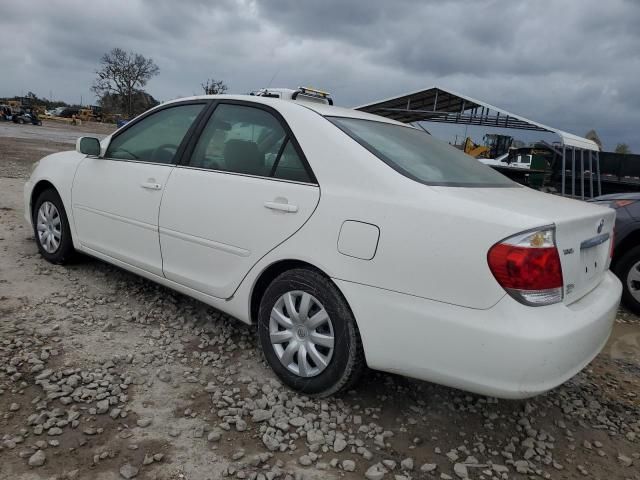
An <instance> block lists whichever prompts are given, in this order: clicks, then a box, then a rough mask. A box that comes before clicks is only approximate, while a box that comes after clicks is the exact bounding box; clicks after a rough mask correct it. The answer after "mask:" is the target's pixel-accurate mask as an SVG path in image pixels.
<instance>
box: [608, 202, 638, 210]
mask: <svg viewBox="0 0 640 480" xmlns="http://www.w3.org/2000/svg"><path fill="white" fill-rule="evenodd" d="M634 202H635V200H614V201H613V202H611V206H612V207H613V208H620V207H626V206H627V205H631V204H632V203H634Z"/></svg>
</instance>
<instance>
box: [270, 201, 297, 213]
mask: <svg viewBox="0 0 640 480" xmlns="http://www.w3.org/2000/svg"><path fill="white" fill-rule="evenodd" d="M264 206H265V208H268V209H269V210H278V211H280V212H285V213H296V212H297V211H298V206H297V205H291V204H289V203H282V202H264Z"/></svg>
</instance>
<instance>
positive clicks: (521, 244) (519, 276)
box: [487, 226, 564, 306]
mask: <svg viewBox="0 0 640 480" xmlns="http://www.w3.org/2000/svg"><path fill="white" fill-rule="evenodd" d="M487 261H488V262H489V268H490V269H491V273H493V276H494V277H495V278H496V280H497V281H498V283H499V284H500V286H502V288H504V289H505V290H506V292H507V293H508V294H509V295H511V296H512V297H513V298H514V299H516V300H517V301H518V302H520V303H523V304H525V305H530V306H542V305H551V304H552V303H558V302H561V301H562V298H563V290H564V289H563V279H562V265H561V264H560V255H559V254H558V248H557V247H556V241H555V227H553V226H550V227H542V228H540V229H536V230H527V231H526V232H522V233H519V234H517V235H514V236H512V237H509V238H506V239H504V240H502V241H501V242H499V243H496V244H495V245H494V246H493V247H491V249H490V250H489V253H488V255H487Z"/></svg>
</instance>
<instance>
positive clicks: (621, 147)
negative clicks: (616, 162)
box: [615, 143, 631, 154]
mask: <svg viewBox="0 0 640 480" xmlns="http://www.w3.org/2000/svg"><path fill="white" fill-rule="evenodd" d="M615 152H616V153H624V154H628V153H631V149H630V148H629V145H627V144H626V143H619V144H618V145H616V149H615Z"/></svg>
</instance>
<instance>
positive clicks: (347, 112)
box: [163, 94, 409, 127]
mask: <svg viewBox="0 0 640 480" xmlns="http://www.w3.org/2000/svg"><path fill="white" fill-rule="evenodd" d="M216 99H220V100H222V99H224V100H244V101H249V102H254V103H261V104H264V105H269V106H272V107H274V108H276V109H278V110H279V108H278V107H279V106H282V105H283V104H285V103H286V104H287V105H296V106H298V107H300V108H306V109H309V110H312V111H314V112H316V113H318V114H319V115H322V116H323V117H343V118H359V119H362V120H371V121H375V122H382V123H390V124H394V125H401V126H403V127H408V126H409V125H407V124H406V123H401V122H397V121H395V120H391V119H390V118H385V117H381V116H379V115H374V114H371V113H366V112H361V111H359V110H354V109H352V108H346V107H337V106H334V105H327V104H323V103H317V102H305V101H304V100H302V99H301V100H288V99H281V98H270V97H260V96H257V95H227V94H222V95H196V96H193V97H185V98H177V99H175V100H170V101H168V102H165V103H163V105H167V104H170V103H175V102H184V101H189V100H216Z"/></svg>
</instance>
